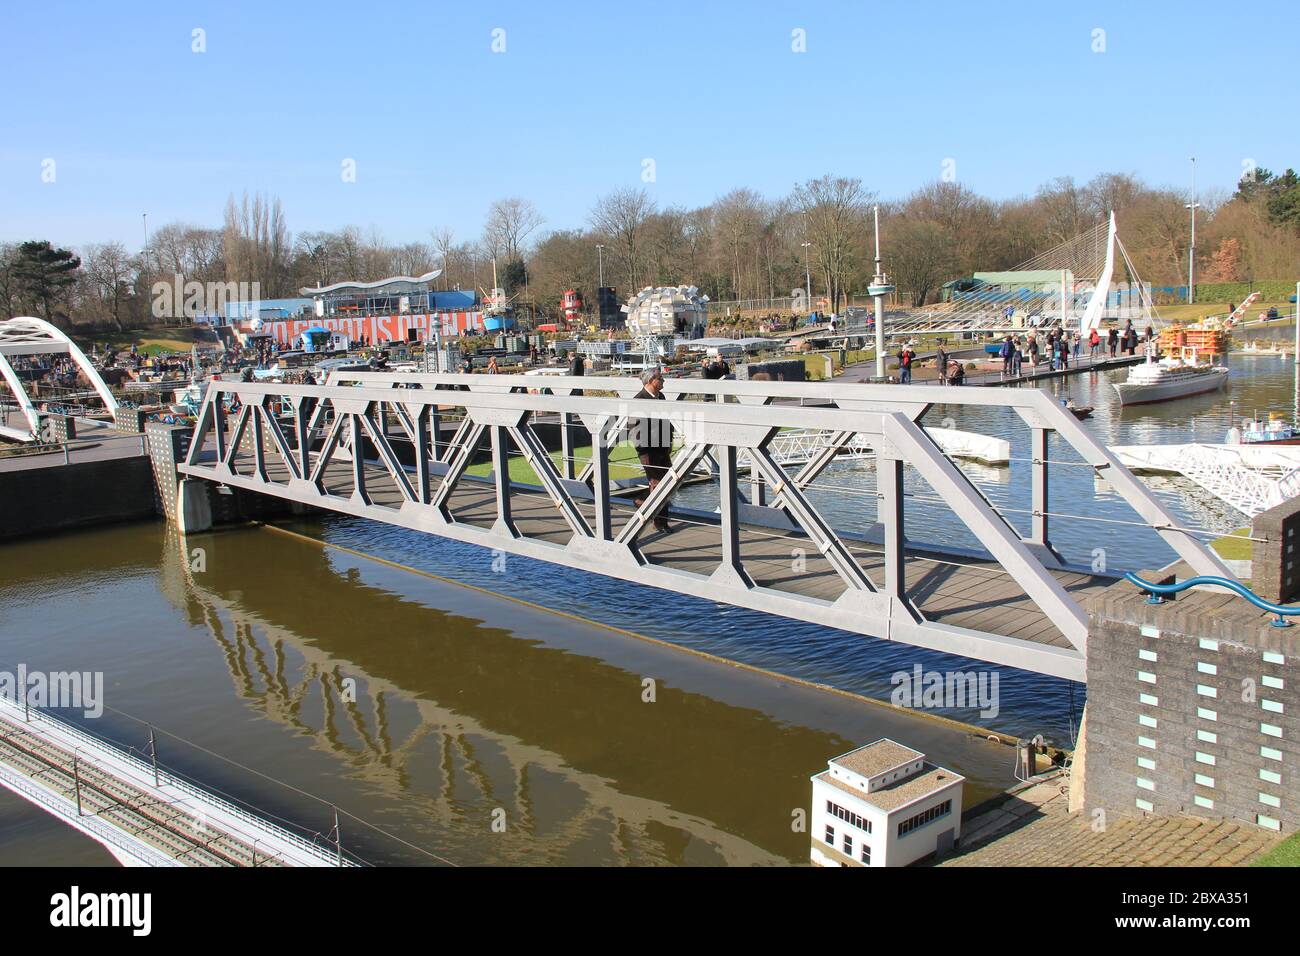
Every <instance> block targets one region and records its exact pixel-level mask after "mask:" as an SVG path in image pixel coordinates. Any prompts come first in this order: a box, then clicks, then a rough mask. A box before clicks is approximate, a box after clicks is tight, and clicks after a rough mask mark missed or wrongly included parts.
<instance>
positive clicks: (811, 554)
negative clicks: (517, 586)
mask: <svg viewBox="0 0 1300 956" xmlns="http://www.w3.org/2000/svg"><path fill="white" fill-rule="evenodd" d="M215 462H216V453H215V450H214V449H211V448H209V449H205V450H204V452H202V453H201V455H200V457H199V459H198V460H197V462H196V463H195V467H196V468H197V469H198V471H197V473H195V476H196V477H212V478H214V479H215V480H220V479H219V478H217V476H215V475H211V473H209V474H208V475H204V474H203V471H202V470H203V469H204V468H205V467H210V466H212V465H213V464H215ZM265 462H266V472H267V477H268V479H269V480H270V481H271V483H272V484H273V485H275V486H277V487H278V489H279V490H278V491H277V488H276V487H265V486H262V487H260V488H259V489H258V490H262V491H264V492H265V493H268V494H278V495H279V496H281V497H285V498H290V499H293V500H297V496H296V495H293V494H291V493H290V492H289V490H288V487H287V484H288V480H289V472H288V469H287V468H286V467H285V466H284V464H283V463H282V462H281V461H280V460H279V458H278V456H277V455H276V454H274V453H273V452H271V451H269V450H268V453H267V455H266V458H265ZM234 466H235V468H236V470H237V471H238V472H239V473H240V474H242V475H245V476H247V475H251V474H252V473H253V471H254V466H253V457H252V455H251V454H247V453H244V452H242V451H241V453H239V454H237V455H236V457H235V460H234ZM186 470H189V469H186ZM410 477H411V479H412V483H414V476H410ZM438 480H440V479H435V482H436V481H438ZM365 481H366V493H367V495H368V497H369V498H370V501H371V504H372V505H373V506H375V507H377V508H378V509H381V511H380V513H379V514H375V517H377V518H379V519H380V520H382V519H383V515H382V509H389V510H392V511H394V512H396V510H397V509H398V508H400V507H401V505H402V503H403V501H404V499H403V497H402V494H401V492H400V491H399V490H398V489H397V486H396V484H395V483H394V482H393V480H392V478H391V476H390V475H389V474H388V472H387V471H386V470H385V469H384V468H383V467H381V466H379V465H376V464H373V463H368V464H367V465H366V466H365ZM323 485H324V487H325V490H326V492H327V493H328V494H330V495H337V496H340V497H341V498H343V499H345V500H346V499H348V498H350V497H351V495H352V493H353V478H352V464H351V462H349V461H346V460H342V461H340V460H334V461H331V462H330V464H329V465H328V466H327V468H326V470H325V475H324V480H323ZM435 487H436V485H435ZM623 494H626V492H623ZM313 504H319V505H321V506H323V507H327V506H328V502H313ZM578 507H579V509H580V510H581V511H582V513H583V515H584V517H585V518H586V519H587V522H588V524H589V525H593V526H594V524H595V508H594V504H593V503H592V502H590V501H579V502H578ZM449 509H450V511H451V514H452V516H453V517H454V518H455V519H456V520H457V521H460V522H464V523H465V524H468V525H473V526H476V527H481V528H484V529H487V528H490V527H491V526H492V525H493V524H494V523H495V521H496V516H497V508H496V493H495V489H494V487H493V485H492V484H489V483H486V482H484V481H482V480H475V479H473V478H470V477H466V478H464V479H462V480H461V482H460V484H459V485H458V487H457V488H456V490H455V492H454V493H453V495H452V497H451V500H450V503H449ZM634 510H635V509H634V507H633V505H632V502H631V500H630V499H629V498H626V497H622V498H619V497H615V498H613V499H612V502H611V518H612V521H613V531H614V534H615V536H617V534H618V533H619V531H620V530H621V529H622V528H623V526H624V525H625V524H626V522H627V519H628V518H629V517H630V515H631V514H632V513H633V511H634ZM511 512H512V517H513V520H514V524H515V528H516V530H517V531H518V532H519V533H520V534H521V535H523V536H524V537H526V538H530V539H534V540H538V541H545V542H548V543H551V544H555V545H560V546H563V545H564V544H565V543H566V542H568V541H569V539H570V538H571V537H572V536H573V532H572V530H571V529H570V528H569V526H568V524H567V523H566V522H565V520H564V518H563V517H562V516H561V515H560V512H559V511H558V510H557V508H556V507H555V505H554V504H553V503H552V502H551V499H550V496H549V495H548V494H547V493H546V492H545V491H544V490H543V489H541V488H538V487H533V486H526V485H514V486H513V490H512V493H511ZM372 513H373V512H372ZM668 517H669V519H670V522H671V528H670V530H669V531H668V532H666V533H664V532H657V531H654V530H653V529H651V528H649V527H647V529H646V531H644V532H642V534H641V535H640V537H639V538H638V539H637V540H638V546H639V548H640V551H641V553H642V554H643V555H644V556H645V558H646V560H647V561H649V562H650V563H652V564H656V565H661V566H665V567H668V568H673V569H676V570H680V571H686V572H690V573H693V574H698V575H702V576H705V577H707V576H708V575H709V574H710V573H712V571H713V570H714V569H715V568H716V567H717V566H718V565H719V564H720V563H721V556H722V541H721V531H720V528H719V526H718V524H716V523H713V522H710V521H709V520H708V519H707V518H701V517H698V516H695V515H691V516H683V515H681V514H679V513H670V514H669V516H668ZM954 520H955V519H954ZM395 523H397V522H395ZM845 543H846V545H847V546H848V547H849V548H850V550H851V551H852V553H853V554H854V556H855V558H856V559H857V560H858V562H859V564H860V565H861V567H862V569H863V570H864V571H865V572H866V573H867V574H868V575H869V576H870V577H871V579H872V581H873V582H875V583H876V585H877V586H883V583H884V579H885V568H884V553H883V548H881V547H880V546H876V545H873V544H870V543H866V542H857V541H852V540H850V539H845ZM484 544H485V545H488V546H490V545H491V542H490V541H485V542H484ZM740 554H741V558H742V560H743V562H744V566H745V569H746V571H748V573H749V574H750V576H751V577H752V578H753V579H754V582H755V583H756V584H758V585H759V586H761V587H766V588H772V589H775V590H778V591H784V592H789V593H794V594H799V595H802V596H806V597H812V598H820V599H822V600H826V601H834V600H835V599H836V598H838V597H839V596H840V594H841V593H842V592H843V591H844V589H845V584H844V581H843V579H841V578H840V576H839V575H838V574H837V573H836V571H835V570H834V569H833V568H832V566H831V564H830V563H829V562H828V561H827V560H826V558H825V557H823V556H822V555H821V554H820V553H819V552H818V551H817V550H816V548H815V547H813V546H812V544H811V542H810V541H809V539H808V538H807V537H806V536H804V535H803V534H802V533H800V532H797V531H782V530H778V529H772V528H767V527H756V526H752V525H743V526H742V527H741V529H740ZM797 558H801V559H802V560H801V561H799V560H796V559H797ZM905 567H906V572H905V573H906V582H907V585H906V587H907V596H908V597H909V599H910V600H911V601H912V602H913V604H914V605H915V606H916V607H917V608H918V609H919V610H920V612H921V613H922V615H924V617H925V618H926V619H927V620H930V621H934V622H937V623H942V624H950V625H955V626H958V627H963V628H968V629H971V630H975V631H982V632H985V633H989V634H997V635H1001V636H1003V637H1014V638H1016V639H1019V640H1024V641H1029V642H1033V643H1037V644H1043V645H1050V646H1052V647H1058V648H1069V647H1070V646H1071V645H1070V642H1069V641H1068V640H1067V639H1066V638H1065V636H1064V635H1063V634H1062V632H1061V631H1060V629H1059V628H1058V627H1057V626H1056V625H1055V624H1054V623H1053V622H1052V621H1051V619H1049V618H1048V617H1047V615H1045V614H1044V613H1043V612H1042V611H1041V610H1040V609H1039V608H1038V606H1037V605H1036V604H1035V603H1034V602H1033V601H1032V600H1031V599H1030V598H1029V597H1028V596H1027V595H1026V594H1025V592H1024V590H1023V589H1022V588H1021V587H1020V585H1019V584H1017V583H1016V580H1015V578H1014V577H1013V576H1012V575H1011V574H1009V573H1007V572H1006V571H1005V570H1003V569H1002V568H1001V566H1000V565H998V564H997V563H996V562H994V561H990V560H984V559H979V558H969V557H962V556H953V555H949V554H944V553H939V552H934V551H925V550H916V551H912V550H908V552H907V555H906V559H905ZM1053 574H1054V576H1055V577H1056V578H1057V580H1058V581H1060V583H1061V585H1062V586H1063V587H1064V588H1065V589H1066V590H1067V591H1068V592H1069V593H1070V594H1071V596H1072V597H1073V598H1074V599H1075V600H1076V601H1080V602H1081V601H1083V600H1085V599H1086V598H1087V597H1088V596H1089V595H1091V594H1092V593H1095V592H1097V591H1100V590H1102V589H1103V588H1105V587H1107V586H1109V585H1110V584H1112V583H1113V579H1112V578H1108V577H1103V576H1099V575H1091V574H1084V573H1078V572H1071V571H1054V572H1053Z"/></svg>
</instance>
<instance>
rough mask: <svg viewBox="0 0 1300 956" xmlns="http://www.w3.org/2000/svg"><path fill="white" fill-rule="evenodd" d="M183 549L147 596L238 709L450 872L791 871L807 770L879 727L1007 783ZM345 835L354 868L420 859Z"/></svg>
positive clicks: (625, 668) (646, 670)
mask: <svg viewBox="0 0 1300 956" xmlns="http://www.w3.org/2000/svg"><path fill="white" fill-rule="evenodd" d="M180 540H181V539H178V537H177V536H176V535H174V534H168V535H167V536H166V541H167V544H166V549H167V553H166V554H165V556H164V562H163V570H162V580H163V588H162V590H163V592H164V593H165V594H166V595H167V597H168V598H169V599H170V600H171V601H172V602H173V603H174V604H176V605H177V606H178V607H181V608H183V609H184V610H185V611H186V613H187V614H188V615H189V617H190V619H191V621H192V622H193V623H196V624H197V623H201V624H202V625H203V626H204V627H206V629H207V631H208V632H209V633H210V634H211V635H212V638H213V640H214V641H215V642H216V643H217V645H218V646H219V647H220V648H221V651H222V657H223V660H224V662H225V665H226V668H227V669H228V671H229V675H230V679H231V681H232V684H233V687H234V689H235V691H236V692H237V693H238V695H239V696H240V698H241V699H242V700H244V701H246V702H248V703H250V704H252V705H253V706H254V707H255V708H256V710H257V711H258V713H259V714H260V715H261V716H263V717H265V718H266V719H268V720H270V721H272V722H274V723H275V724H277V725H279V726H281V727H284V728H287V729H289V730H291V731H292V732H293V733H294V734H295V735H297V736H298V737H300V738H302V739H304V740H306V741H308V742H309V743H310V745H311V747H312V748H313V749H315V750H317V751H319V752H321V753H323V754H327V755H329V757H330V758H331V760H332V761H333V762H335V763H337V764H338V765H339V767H340V771H341V774H342V775H344V776H346V777H347V778H348V779H349V780H351V781H354V782H356V783H359V784H360V785H361V788H362V790H363V791H364V793H365V797H364V800H363V801H362V802H363V804H364V805H366V806H368V807H369V808H370V809H369V817H370V818H371V819H374V820H375V821H376V822H377V823H379V824H380V825H383V826H385V827H386V828H387V829H390V830H392V831H393V832H395V833H398V834H400V835H401V836H402V837H403V838H404V839H407V840H410V841H412V842H414V843H417V844H420V845H421V846H424V847H427V848H430V849H433V850H435V851H437V852H438V853H440V854H442V855H444V856H446V857H448V858H449V859H452V860H454V861H457V862H469V863H478V862H500V863H523V864H543V863H610V862H630V863H652V864H653V863H686V864H715V863H716V864H754V863H758V864H762V863H776V862H785V861H787V860H788V861H799V862H801V861H803V860H804V858H805V857H806V853H807V835H806V833H802V832H798V831H796V830H793V829H792V826H791V824H792V819H793V818H792V813H793V811H794V810H796V809H798V808H802V807H805V806H806V803H807V777H808V774H809V773H810V772H812V771H814V770H815V769H816V768H817V767H818V766H821V765H822V764H823V763H824V761H825V760H826V758H827V757H828V756H830V755H834V754H835V753H840V752H843V751H844V750H846V749H849V747H851V746H852V745H854V744H856V743H858V742H860V741H862V740H864V739H874V737H878V736H882V735H892V736H897V737H903V738H905V739H907V740H909V742H911V743H913V744H915V745H916V746H919V747H922V748H923V749H928V750H929V751H930V752H932V753H935V754H942V755H943V756H944V759H946V760H947V761H949V762H950V764H951V765H954V766H955V767H956V768H957V769H959V770H961V771H962V772H964V773H967V774H969V775H972V776H974V777H975V778H976V781H977V783H976V785H975V786H974V787H971V788H968V789H969V790H970V791H971V792H970V793H969V794H968V800H969V801H974V800H977V799H979V798H980V797H981V796H982V795H987V794H988V793H989V792H990V790H991V789H992V787H993V786H999V785H1001V784H1003V783H1004V782H1005V781H1003V780H1002V779H1001V776H1002V774H1003V772H1004V771H1005V767H1006V750H1005V748H1004V747H1001V746H999V745H994V744H989V743H987V742H985V741H983V740H979V739H977V738H973V737H971V736H969V735H966V734H963V733H961V732H959V731H956V730H954V729H951V728H949V727H946V726H943V725H939V724H932V723H930V722H927V721H924V720H919V719H917V718H915V717H909V716H907V715H905V714H900V713H896V712H893V711H889V710H886V709H884V708H880V707H875V706H871V705H865V704H860V703H856V702H853V701H848V700H844V699H841V698H836V697H830V696H828V695H826V694H825V693H823V692H820V691H816V690H814V689H811V688H808V687H803V686H800V685H795V684H792V683H787V682H783V681H778V680H775V679H773V678H770V677H767V676H762V675H757V674H753V673H750V672H746V671H738V670H735V669H733V668H729V667H725V666H722V665H718V664H714V663H711V662H706V661H701V660H699V659H698V658H695V657H692V656H690V655H686V654H682V653H681V652H680V651H674V650H670V649H664V648H659V647H656V646H654V645H650V644H647V643H644V642H641V641H638V640H636V639H635V638H631V637H627V636H625V635H619V634H617V633H616V632H611V631H608V630H607V629H603V628H599V627H594V626H593V627H586V626H584V625H581V624H577V623H575V622H572V621H569V620H565V619H562V618H555V619H550V618H549V616H547V615H544V614H541V613H540V612H536V611H533V610H530V609H528V608H525V607H521V606H518V605H514V604H510V603H508V602H504V601H502V600H500V599H497V598H492V597H489V596H486V595H480V594H476V593H475V592H472V591H468V590H466V589H463V588H458V587H455V586H452V585H447V584H444V583H441V582H438V581H435V580H432V579H429V578H426V577H423V576H420V575H416V574H413V573H410V572H406V571H402V570H398V569H395V568H390V567H386V566H384V565H380V564H376V563H374V562H371V561H369V560H367V559H365V558H362V557H360V556H355V555H350V554H347V553H346V552H332V551H328V550H326V549H324V548H322V547H320V546H318V545H316V544H311V543H307V542H304V541H302V540H296V539H294V538H291V537H286V536H283V535H279V534H277V533H275V532H273V531H270V530H267V529H251V530H236V531H227V532H223V533H219V534H212V535H199V536H190V537H189V538H187V539H184V542H183V543H184V547H185V548H187V549H193V548H196V547H198V548H202V549H203V550H204V554H205V560H206V570H204V571H202V572H195V571H192V570H191V568H190V563H189V562H190V557H189V554H188V553H187V554H182V553H181V551H180V548H181V544H180V543H179V541H180ZM437 608H455V609H456V611H457V613H452V612H446V611H440V610H437ZM486 620H490V621H491V622H492V623H491V624H487V623H485V621H486ZM644 677H653V678H654V679H655V680H656V688H655V690H656V694H655V696H656V700H655V701H654V702H653V703H647V702H645V701H643V684H642V680H643V678H644ZM353 688H354V689H355V693H353V692H352V690H353ZM289 772H290V768H288V767H286V768H285V770H284V773H289ZM292 781H293V782H296V784H297V785H298V786H302V787H303V789H305V790H308V791H311V790H313V787H312V786H311V784H310V782H309V781H303V780H301V779H300V778H298V777H296V776H295V777H293V778H292ZM979 781H984V785H983V786H980V785H979ZM353 799H354V800H356V799H357V798H356V797H353ZM341 802H346V798H341ZM353 809H357V807H356V806H355V805H354V806H353ZM498 809H500V810H502V811H504V820H505V823H506V830H505V832H504V833H496V832H493V830H492V823H493V813H494V811H496V810H498ZM361 815H362V816H366V815H367V814H366V813H362V814H361ZM345 834H346V835H348V836H350V837H352V841H350V842H349V844H348V845H350V846H353V848H354V849H357V852H359V853H360V854H361V856H363V857H367V858H375V857H378V858H379V859H389V860H402V861H406V862H427V861H426V860H422V858H421V857H420V856H419V855H418V854H414V853H413V852H409V851H403V850H402V848H401V847H400V846H397V847H395V846H394V845H393V844H392V843H389V842H386V841H385V840H383V839H382V838H379V837H376V836H374V835H373V834H366V833H364V832H358V830H357V828H356V827H350V828H345ZM357 839H361V840H362V846H361V847H360V848H358V847H356V845H355V841H356V840H357Z"/></svg>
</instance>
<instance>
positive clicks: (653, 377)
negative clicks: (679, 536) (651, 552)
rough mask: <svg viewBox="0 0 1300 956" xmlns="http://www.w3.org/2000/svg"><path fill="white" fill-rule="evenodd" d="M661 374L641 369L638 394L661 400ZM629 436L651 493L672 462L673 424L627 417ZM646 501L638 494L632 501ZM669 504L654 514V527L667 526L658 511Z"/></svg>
mask: <svg viewBox="0 0 1300 956" xmlns="http://www.w3.org/2000/svg"><path fill="white" fill-rule="evenodd" d="M663 388H664V375H663V372H661V371H660V370H659V369H657V368H648V369H646V370H645V371H644V372H642V373H641V391H639V392H637V393H636V397H637V398H641V399H658V400H659V401H663V398H664V393H663ZM627 427H628V432H629V437H631V439H632V444H633V445H635V446H636V455H637V457H638V458H640V459H641V467H642V468H644V469H645V477H646V482H647V484H649V486H650V488H649V491H647V492H646V494H647V495H650V494H653V493H654V490H655V488H657V487H658V486H659V482H661V481H663V480H664V478H665V477H667V475H668V469H669V468H670V467H672V463H673V426H672V423H671V422H669V421H668V419H666V418H639V419H638V418H630V419H628V423H627ZM644 503H645V499H644V498H637V499H636V501H635V502H634V504H635V505H636V506H637V507H638V508H639V507H641V505H642V504H644ZM667 506H668V502H666V501H665V502H664V503H663V505H662V506H661V508H660V512H657V513H656V514H655V516H654V524H655V530H656V531H667V530H669V524H668V519H667V518H665V517H664V516H663V514H662V513H661V512H662V510H663V509H664V508H666V507H667Z"/></svg>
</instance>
